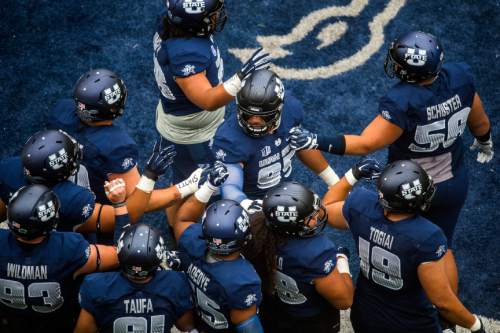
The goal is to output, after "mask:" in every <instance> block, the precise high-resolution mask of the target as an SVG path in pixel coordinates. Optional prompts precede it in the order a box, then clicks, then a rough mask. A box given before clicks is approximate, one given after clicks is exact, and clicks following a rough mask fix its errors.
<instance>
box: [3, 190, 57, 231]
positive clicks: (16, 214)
mask: <svg viewBox="0 0 500 333" xmlns="http://www.w3.org/2000/svg"><path fill="white" fill-rule="evenodd" d="M59 207H60V203H59V199H58V198H57V195H56V194H55V193H54V192H52V191H51V190H50V189H49V188H48V187H46V186H44V185H39V184H37V185H28V186H24V187H22V188H20V189H19V190H18V191H17V192H16V193H14V194H13V195H12V197H11V198H10V200H9V205H8V206H7V219H8V221H9V222H8V225H9V229H10V231H11V232H12V233H14V234H15V235H16V236H17V237H19V238H21V239H23V240H32V239H35V238H38V237H41V236H46V235H48V234H49V233H50V232H51V231H52V230H54V229H55V228H56V227H57V223H58V222H59Z"/></svg>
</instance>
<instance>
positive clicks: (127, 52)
mask: <svg viewBox="0 0 500 333" xmlns="http://www.w3.org/2000/svg"><path fill="white" fill-rule="evenodd" d="M227 3H228V4H227V6H228V10H229V20H228V22H227V25H226V29H225V30H224V32H222V33H221V34H220V35H218V36H217V40H218V41H219V45H220V47H221V51H222V54H223V58H224V60H225V65H226V66H225V67H226V75H225V77H226V78H227V77H229V75H230V74H231V73H233V72H234V71H235V70H236V69H237V68H238V66H239V65H240V62H239V60H238V58H237V57H235V54H236V55H237V54H245V51H244V50H243V51H242V50H241V49H244V48H255V47H258V46H259V43H258V41H257V39H256V36H261V38H259V41H261V42H264V43H271V44H272V43H275V44H273V45H276V43H278V44H280V45H282V47H283V49H284V50H288V51H290V52H291V54H289V55H285V54H283V57H281V58H279V59H277V60H276V62H275V63H276V65H278V66H279V68H280V70H281V73H283V75H284V77H285V78H293V79H287V80H285V84H286V86H287V87H288V88H290V89H291V90H293V91H294V93H295V94H296V96H297V97H298V98H299V99H300V100H302V101H303V102H304V104H305V106H306V110H307V116H306V119H307V122H306V127H309V128H316V129H317V130H318V131H319V132H321V133H336V132H351V133H357V132H359V131H360V130H361V129H362V128H363V127H364V126H365V125H366V124H367V123H368V122H369V120H370V119H371V118H372V117H373V116H374V115H375V114H376V110H377V99H378V97H379V96H381V95H382V93H383V92H384V91H385V90H386V89H388V88H389V87H390V85H391V84H392V82H391V81H389V80H388V79H386V78H385V76H384V72H383V61H384V57H385V50H386V47H387V45H388V43H389V42H390V40H391V39H392V38H393V37H394V36H396V35H398V34H399V33H401V32H404V31H407V30H414V29H421V30H424V31H428V32H431V33H434V34H436V35H437V36H439V37H440V38H441V41H442V44H443V46H444V49H445V59H446V60H447V61H452V60H460V61H467V62H468V63H469V64H470V65H472V67H473V70H474V73H475V75H476V86H477V89H478V90H479V92H480V93H481V96H482V99H483V103H484V104H485V107H486V109H487V111H488V113H489V115H490V117H491V121H492V124H493V138H494V141H495V145H496V146H497V147H498V146H500V141H498V140H497V139H498V138H499V137H500V131H499V130H498V126H495V125H496V124H498V123H499V120H500V113H499V109H500V108H499V106H498V105H500V94H499V90H498V89H499V88H498V86H499V84H498V81H499V80H500V67H499V65H498V62H499V61H500V2H499V1H498V0H495V1H494V0H489V1H458V0H448V1H444V0H436V1H416V0H413V1H406V2H405V1H403V0H397V1H396V0H392V1H382V0H372V1H369V2H368V1H367V0H353V1H352V2H351V1H340V0H338V1H334V0H328V1H327V0H288V1H269V0H264V1H257V0H247V1H242V0H236V1H231V0H229V1H227ZM332 6H342V7H343V8H333V7H332ZM162 8H163V2H162V1H160V0H153V1H131V0H122V1H97V0H81V1H69V0H31V1H28V0H2V5H1V8H0V15H1V17H0V89H1V92H0V115H1V116H0V119H1V131H0V141H1V142H2V146H1V148H0V156H2V157H4V156H7V155H10V154H14V153H16V152H18V150H19V148H20V147H21V145H22V144H23V143H24V141H25V140H26V139H27V138H28V136H29V135H30V134H32V133H33V132H35V131H36V130H39V129H41V128H42V127H43V123H44V118H45V115H46V113H47V110H48V109H49V108H50V107H52V106H53V105H54V104H55V102H56V101H57V99H58V98H60V97H66V96H70V94H71V90H72V86H73V84H74V82H75V81H76V80H77V79H78V77H79V75H80V74H82V73H83V72H85V71H87V70H88V69H89V68H96V67H107V68H110V69H112V70H115V71H116V72H118V73H119V74H120V75H121V76H122V78H123V79H124V81H125V83H126V84H127V87H128V89H129V99H128V105H127V109H126V114H125V116H124V117H123V119H121V120H120V123H121V124H122V125H123V126H126V127H127V128H128V129H129V131H130V133H131V134H132V135H133V137H134V138H135V139H136V140H137V142H138V143H139V145H140V147H141V158H142V159H143V160H144V159H145V158H146V157H147V155H148V153H149V150H150V149H151V147H152V143H153V141H154V138H155V135H156V133H155V130H154V125H153V121H154V110H155V106H156V103H157V92H156V87H155V83H154V76H153V69H152V68H153V63H152V36H153V30H154V22H155V17H156V15H157V14H158V13H159V12H160V11H161V10H162ZM320 10H321V11H320ZM313 12H314V13H313ZM311 13H312V14H313V15H311V16H309V17H306V16H307V15H309V14H311ZM315 18H317V20H316V21H314V19H315ZM374 18H375V20H374ZM301 19H303V20H305V21H303V24H302V25H298V24H299V21H300V20H301ZM372 20H374V23H373V24H370V22H372ZM381 22H382V23H387V25H385V24H383V25H382V26H381V24H382V23H381ZM294 27H296V28H295V30H292V29H293V28H294ZM290 32H293V33H292V34H290ZM338 32H344V34H339V36H338V40H334V38H333V37H334V36H335V33H338ZM372 32H373V33H372ZM270 35H276V36H274V37H267V38H262V37H264V36H270ZM279 36H281V37H279ZM332 36H333V37H332ZM318 46H322V47H321V48H320V49H318ZM380 46H381V47H380ZM230 49H231V50H232V53H230V52H229V50H230ZM234 49H240V50H234ZM238 52H239V53H238ZM319 67H323V69H321V68H320V69H318V68H319ZM305 68H310V70H309V71H304V69H305ZM319 77H324V78H319ZM305 78H307V79H308V80H303V79H305ZM233 108H234V106H233V105H231V106H230V107H229V110H233ZM466 142H468V143H471V142H472V139H471V137H470V135H469V134H466ZM498 155H500V152H499V151H498V148H497V157H496V158H495V159H494V160H493V161H492V162H491V163H490V164H489V165H486V166H483V165H479V164H478V163H476V162H475V160H474V155H472V154H468V156H467V164H468V166H469V170H470V177H471V182H470V184H471V185H470V190H469V195H468V199H467V202H466V206H465V209H464V211H463V214H462V216H461V221H460V223H459V225H458V228H457V231H456V235H455V247H456V252H455V253H456V256H457V259H458V264H459V269H460V273H461V297H462V300H463V301H464V303H465V304H466V305H467V306H469V307H471V309H473V311H474V312H477V313H479V314H481V315H485V316H487V317H491V318H495V319H497V320H499V319H500V260H499V259H500V255H499V254H500V241H499V238H498V235H500V223H499V220H500V213H499V207H498V202H500V190H499V189H500V181H499V180H498V179H499V178H498V174H499V172H500V167H499V162H498V161H499V157H498ZM376 156H377V157H378V158H380V159H384V156H385V154H383V153H379V154H376ZM355 160H356V159H355V158H338V157H334V158H331V161H332V164H333V166H334V167H335V169H336V170H337V171H338V172H339V173H341V172H344V171H346V170H347V168H348V167H349V166H350V165H351V164H352V163H353V162H354V161H355ZM296 176H297V179H298V180H301V181H304V182H306V183H308V184H310V185H311V186H312V187H313V188H314V189H315V190H317V191H320V192H321V193H323V192H324V190H325V187H324V186H323V185H322V184H321V181H319V180H317V179H314V178H313V177H310V174H309V173H307V172H305V171H304V169H303V168H301V167H297V169H296ZM311 179H313V181H311ZM146 219H147V220H149V221H153V222H154V223H156V224H157V225H158V224H161V223H163V220H162V215H160V214H156V215H154V216H150V217H147V218H146ZM333 237H334V239H335V240H336V241H337V242H338V243H340V244H347V245H349V246H351V248H352V240H351V239H350V237H349V235H348V234H342V233H339V232H335V233H333ZM351 250H352V252H354V251H353V249H351ZM352 263H354V261H352Z"/></svg>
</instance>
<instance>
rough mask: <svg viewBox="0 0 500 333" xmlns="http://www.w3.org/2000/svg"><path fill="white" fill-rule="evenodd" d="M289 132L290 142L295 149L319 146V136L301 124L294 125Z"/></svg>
mask: <svg viewBox="0 0 500 333" xmlns="http://www.w3.org/2000/svg"><path fill="white" fill-rule="evenodd" d="M288 134H289V136H288V142H289V143H290V147H292V149H293V150H303V149H317V148H318V136H317V135H316V134H315V133H312V132H309V131H308V130H306V129H305V128H302V127H300V126H296V127H292V129H291V130H290V132H288Z"/></svg>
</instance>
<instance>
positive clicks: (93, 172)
mask: <svg viewBox="0 0 500 333" xmlns="http://www.w3.org/2000/svg"><path fill="white" fill-rule="evenodd" d="M75 109H76V105H75V101H74V100H72V99H62V100H60V101H59V102H58V103H57V105H56V106H55V108H54V109H52V110H51V111H50V113H49V119H48V124H47V125H48V128H51V129H62V130H63V131H65V132H67V133H68V134H69V135H71V136H72V137H74V138H75V139H76V141H78V143H79V144H81V145H82V146H83V161H82V164H84V165H85V167H86V168H87V170H88V173H89V180H90V188H91V189H92V191H93V192H94V193H95V195H96V200H97V202H101V203H106V204H109V201H108V198H107V197H106V194H105V193H104V187H103V186H104V181H106V180H108V175H109V174H112V173H125V172H127V171H129V170H130V169H132V168H133V167H135V166H136V165H137V160H138V155H139V152H138V150H137V144H136V142H135V141H134V139H132V138H131V137H130V135H129V134H128V133H127V131H125V130H124V129H123V128H121V127H119V126H117V125H116V124H113V125H107V126H88V125H85V124H83V123H82V122H81V121H80V119H79V118H78V116H77V115H76V112H75Z"/></svg>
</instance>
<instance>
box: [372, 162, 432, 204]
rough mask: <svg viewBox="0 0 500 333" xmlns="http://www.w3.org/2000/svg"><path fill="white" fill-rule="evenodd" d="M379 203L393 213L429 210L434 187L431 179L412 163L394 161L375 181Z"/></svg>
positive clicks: (416, 164) (417, 165) (418, 166)
mask: <svg viewBox="0 0 500 333" xmlns="http://www.w3.org/2000/svg"><path fill="white" fill-rule="evenodd" d="M377 188H378V192H379V202H380V204H381V205H382V206H383V207H384V208H385V209H386V210H388V211H390V212H394V213H419V212H425V211H427V210H428V209H429V208H430V205H431V202H432V198H433V197H434V193H435V190H436V187H435V185H434V182H433V181H432V178H431V177H430V176H429V175H428V174H427V172H425V170H424V169H422V167H421V166H420V165H419V164H418V163H416V162H413V161H407V160H402V161H395V162H393V163H391V164H389V165H388V166H386V167H385V169H384V171H383V172H382V174H381V175H380V177H379V179H378V181H377Z"/></svg>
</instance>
